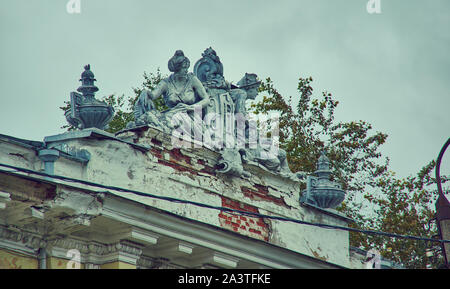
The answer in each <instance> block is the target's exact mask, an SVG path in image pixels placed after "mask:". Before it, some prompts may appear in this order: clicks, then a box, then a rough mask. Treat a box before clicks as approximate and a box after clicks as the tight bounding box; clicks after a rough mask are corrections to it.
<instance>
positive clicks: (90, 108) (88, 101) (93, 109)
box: [65, 64, 114, 130]
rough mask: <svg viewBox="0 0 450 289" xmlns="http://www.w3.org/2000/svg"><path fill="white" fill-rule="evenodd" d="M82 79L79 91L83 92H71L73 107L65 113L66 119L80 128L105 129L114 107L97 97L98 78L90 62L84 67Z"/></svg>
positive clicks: (112, 114) (71, 104)
mask: <svg viewBox="0 0 450 289" xmlns="http://www.w3.org/2000/svg"><path fill="white" fill-rule="evenodd" d="M80 81H81V86H80V87H79V88H78V89H77V91H79V92H81V94H79V93H77V92H71V93H70V106H71V109H70V110H68V111H67V112H66V113H65V116H66V119H67V121H68V122H69V124H71V125H72V126H74V127H76V128H79V129H85V128H98V129H102V130H104V129H105V128H106V127H107V125H108V123H109V122H110V121H111V119H112V118H113V116H114V109H113V108H112V106H110V105H108V104H106V102H104V101H99V100H97V99H95V93H96V92H97V91H98V87H96V86H95V85H94V81H96V79H95V78H94V73H92V71H91V66H90V65H89V64H88V65H86V66H85V67H84V72H83V73H82V74H81V79H80Z"/></svg>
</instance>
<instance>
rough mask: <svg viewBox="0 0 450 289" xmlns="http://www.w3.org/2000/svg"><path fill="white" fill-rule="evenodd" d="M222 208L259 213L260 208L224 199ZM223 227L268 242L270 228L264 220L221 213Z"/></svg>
mask: <svg viewBox="0 0 450 289" xmlns="http://www.w3.org/2000/svg"><path fill="white" fill-rule="evenodd" d="M222 206H223V207H226V208H231V209H236V210H241V211H247V212H254V213H258V212H259V211H258V208H256V207H254V206H251V205H248V204H244V203H241V202H239V201H235V200H231V199H228V198H225V197H222ZM219 223H220V225H221V227H223V228H226V229H229V230H232V231H234V232H238V233H239V234H242V235H246V236H250V237H252V238H257V239H260V240H264V241H268V240H269V239H268V237H267V236H268V235H269V227H268V225H267V224H266V223H264V220H263V219H262V218H257V217H249V216H240V215H235V214H231V213H228V212H226V211H225V212H220V213H219Z"/></svg>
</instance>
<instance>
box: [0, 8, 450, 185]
mask: <svg viewBox="0 0 450 289" xmlns="http://www.w3.org/2000/svg"><path fill="white" fill-rule="evenodd" d="M67 2H69V0H0V9H1V10H0V35H1V46H0V51H1V53H0V71H1V77H0V88H1V93H2V96H1V97H0V134H7V135H11V136H15V137H19V138H25V139H31V140H43V138H44V136H48V135H53V134H58V133H62V132H63V130H62V129H60V127H61V126H62V125H64V124H66V121H65V118H64V115H63V112H62V111H61V110H60V109H59V106H62V105H63V104H64V101H65V100H69V93H70V91H74V90H76V88H77V87H78V86H79V82H78V80H79V78H80V74H81V72H82V71H83V66H84V65H85V64H88V63H89V64H91V69H92V71H93V72H94V74H95V76H96V79H97V80H98V81H97V83H96V84H97V86H98V87H99V88H100V91H99V92H98V93H97V98H101V97H102V96H105V95H110V94H113V93H116V94H120V95H121V94H125V95H132V93H133V92H132V87H137V86H140V84H141V83H142V81H143V77H142V75H143V72H144V71H146V72H155V71H156V69H157V68H158V67H160V68H161V70H162V72H163V73H165V74H168V73H169V72H168V69H167V61H168V59H169V58H170V57H171V56H172V55H173V54H174V52H175V50H177V49H182V50H183V51H184V52H185V55H186V56H187V57H189V59H190V60H191V68H190V69H191V70H192V68H193V65H194V63H195V62H196V61H197V60H198V59H199V58H200V57H201V53H202V52H203V51H204V49H205V48H207V47H210V46H211V47H212V48H214V49H215V50H216V52H217V54H218V55H219V57H220V59H221V61H222V63H223V65H224V74H225V78H226V79H227V80H228V81H232V82H234V83H236V82H237V81H239V79H240V78H241V77H242V76H243V75H244V73H245V72H252V73H256V74H258V76H259V77H260V78H263V79H264V78H266V77H269V76H270V77H271V78H272V80H273V81H274V84H275V87H276V88H278V90H279V91H280V92H281V93H282V94H284V95H286V96H288V95H293V96H294V95H296V93H297V92H296V87H297V81H298V78H299V77H307V76H312V77H313V78H314V82H313V87H314V88H315V93H316V95H317V96H320V93H321V91H323V90H327V91H329V92H331V93H333V94H334V97H335V98H336V100H338V101H339V102H340V105H339V106H338V108H337V111H336V116H337V119H338V120H345V121H351V120H365V121H368V122H369V123H371V124H372V125H373V128H374V131H382V132H385V133H387V134H388V135H389V138H388V141H387V144H385V145H384V148H383V153H384V154H385V155H386V156H389V157H390V159H391V166H392V169H393V170H394V171H396V172H397V173H398V175H400V176H408V175H411V174H415V173H416V172H417V171H418V170H419V169H420V168H421V167H422V166H423V165H425V164H427V163H428V162H429V161H430V160H432V159H436V157H437V155H438V153H439V151H440V149H441V147H442V146H443V144H444V143H445V141H446V140H447V138H448V137H449V136H450V113H449V108H450V99H449V95H450V93H449V92H450V1H448V0H427V1H425V0H420V1H419V0H380V3H381V14H369V13H368V12H367V10H366V4H367V2H368V0H292V1H283V0H279V1H263V0H239V1H235V0H180V1H169V0H168V1H162V0H161V1H150V0H129V1H123V0H80V4H81V13H79V14H76V13H75V14H69V13H68V12H67V10H66V4H67ZM443 162H444V163H443V168H442V172H443V173H450V149H449V151H448V152H447V154H446V156H445V158H444V161H443Z"/></svg>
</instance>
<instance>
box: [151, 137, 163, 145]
mask: <svg viewBox="0 0 450 289" xmlns="http://www.w3.org/2000/svg"><path fill="white" fill-rule="evenodd" d="M151 142H152V143H153V144H155V145H157V146H162V142H161V141H159V140H157V139H154V138H152V140H151Z"/></svg>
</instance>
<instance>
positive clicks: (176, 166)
mask: <svg viewBox="0 0 450 289" xmlns="http://www.w3.org/2000/svg"><path fill="white" fill-rule="evenodd" d="M158 163H160V164H163V165H165V166H168V167H171V168H174V169H176V170H177V171H180V172H190V173H191V174H193V175H197V172H196V171H195V170H193V169H191V168H188V167H186V166H183V165H180V164H177V163H174V162H168V161H166V160H163V159H159V160H158Z"/></svg>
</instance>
